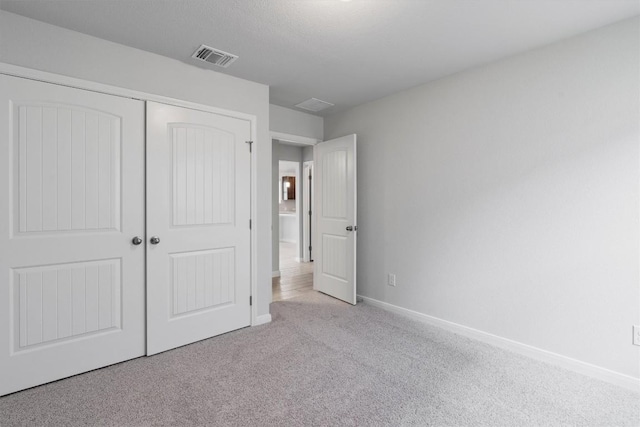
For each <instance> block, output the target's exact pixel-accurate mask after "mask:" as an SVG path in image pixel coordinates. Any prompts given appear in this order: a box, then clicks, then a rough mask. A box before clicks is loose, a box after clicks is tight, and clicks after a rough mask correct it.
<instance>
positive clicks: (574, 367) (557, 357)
mask: <svg viewBox="0 0 640 427" xmlns="http://www.w3.org/2000/svg"><path fill="white" fill-rule="evenodd" d="M358 298H362V300H363V301H364V302H365V304H369V305H372V306H374V307H379V308H382V309H384V310H387V311H391V312H394V313H397V314H401V315H403V316H407V317H410V318H412V319H415V320H419V321H421V322H424V323H428V324H430V325H433V326H437V327H440V328H443V329H446V330H448V331H451V332H454V333H456V334H460V335H463V336H466V337H469V338H472V339H476V340H478V341H482V342H485V343H487V344H491V345H494V346H496V347H500V348H503V349H506V350H510V351H513V352H514V353H518V354H521V355H523V356H527V357H530V358H532V359H536V360H539V361H541V362H546V363H550V364H552V365H556V366H560V367H562V368H564V369H568V370H570V371H573V372H577V373H579V374H582V375H586V376H589V377H592V378H596V379H599V380H602V381H606V382H608V383H610V384H614V385H617V386H620V387H624V388H626V389H629V390H632V391H635V392H640V379H638V378H634V377H631V376H629V375H625V374H621V373H619V372H615V371H611V370H609V369H606V368H602V367H600V366H596V365H592V364H590V363H587V362H582V361H580V360H577V359H572V358H570V357H567V356H563V355H561V354H557V353H553V352H550V351H547V350H543V349H541V348H538V347H533V346H530V345H528V344H523V343H521V342H518V341H513V340H510V339H508V338H503V337H500V336H497V335H493V334H490V333H488V332H483V331H480V330H477V329H473V328H470V327H468V326H463V325H459V324H457V323H453V322H449V321H448V320H443V319H439V318H437V317H434V316H429V315H428V314H423V313H419V312H417V311H413V310H409V309H406V308H402V307H398V306H397V305H393V304H389V303H386V302H383V301H379V300H376V299H373V298H369V297H365V296H361V295H358Z"/></svg>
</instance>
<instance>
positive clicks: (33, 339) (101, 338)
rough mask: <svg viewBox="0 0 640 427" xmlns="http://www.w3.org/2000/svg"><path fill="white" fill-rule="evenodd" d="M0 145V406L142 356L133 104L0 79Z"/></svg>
mask: <svg viewBox="0 0 640 427" xmlns="http://www.w3.org/2000/svg"><path fill="white" fill-rule="evenodd" d="M0 135H1V136H0V159H2V160H1V161H2V163H3V164H2V167H1V168H0V170H1V171H2V172H1V173H0V304H1V305H2V306H1V309H0V377H1V378H2V379H3V380H2V381H0V395H1V394H6V393H11V392H13V391H17V390H20V389H24V388H27V387H31V386H34V385H38V384H42V383H45V382H49V381H53V380H57V379H60V378H64V377H66V376H70V375H74V374H77V373H80V372H84V371H88V370H91V369H95V368H99V367H101V366H105V365H109V364H113V363H117V362H120V361H123V360H127V359H130V358H134V357H137V356H141V355H143V354H144V353H145V348H144V252H145V250H144V247H143V246H139V247H136V246H133V245H132V244H131V243H130V242H131V238H132V237H133V236H135V235H140V236H143V233H144V179H143V175H142V171H143V170H144V104H143V103H142V102H140V101H135V100H131V99H125V98H119V97H115V96H109V95H103V94H97V93H93V92H88V91H82V90H79V89H72V88H68V87H63V86H56V85H51V84H47V83H41V82H35V81H31V80H27V79H21V78H16V77H8V76H0ZM143 237H144V236H143Z"/></svg>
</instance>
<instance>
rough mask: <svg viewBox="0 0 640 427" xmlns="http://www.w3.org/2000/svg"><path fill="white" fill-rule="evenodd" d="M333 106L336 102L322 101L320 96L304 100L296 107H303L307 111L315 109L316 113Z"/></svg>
mask: <svg viewBox="0 0 640 427" xmlns="http://www.w3.org/2000/svg"><path fill="white" fill-rule="evenodd" d="M333 106H334V104H332V103H330V102H327V101H322V100H320V99H318V98H311V99H307V100H306V101H302V102H301V103H300V104H296V107H298V108H302V109H303V110H307V111H313V112H314V113H317V112H318V111H322V110H324V109H325V108H329V107H333Z"/></svg>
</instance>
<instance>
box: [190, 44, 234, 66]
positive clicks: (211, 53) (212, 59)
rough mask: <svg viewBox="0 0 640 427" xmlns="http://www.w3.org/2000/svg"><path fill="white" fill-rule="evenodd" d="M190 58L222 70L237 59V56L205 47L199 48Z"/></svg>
mask: <svg viewBox="0 0 640 427" xmlns="http://www.w3.org/2000/svg"><path fill="white" fill-rule="evenodd" d="M191 57H192V58H195V59H199V60H200V61H204V62H208V63H210V64H213V65H217V66H219V67H223V68H227V67H228V66H229V65H231V63H232V62H233V61H235V60H236V59H238V56H237V55H233V54H231V53H229V52H223V51H221V50H218V49H214V48H212V47H210V46H206V45H202V46H200V47H199V48H198V50H196V51H195V52H194V53H193V55H191Z"/></svg>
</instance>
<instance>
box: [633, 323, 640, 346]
mask: <svg viewBox="0 0 640 427" xmlns="http://www.w3.org/2000/svg"><path fill="white" fill-rule="evenodd" d="M633 345H640V325H634V326H633Z"/></svg>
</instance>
